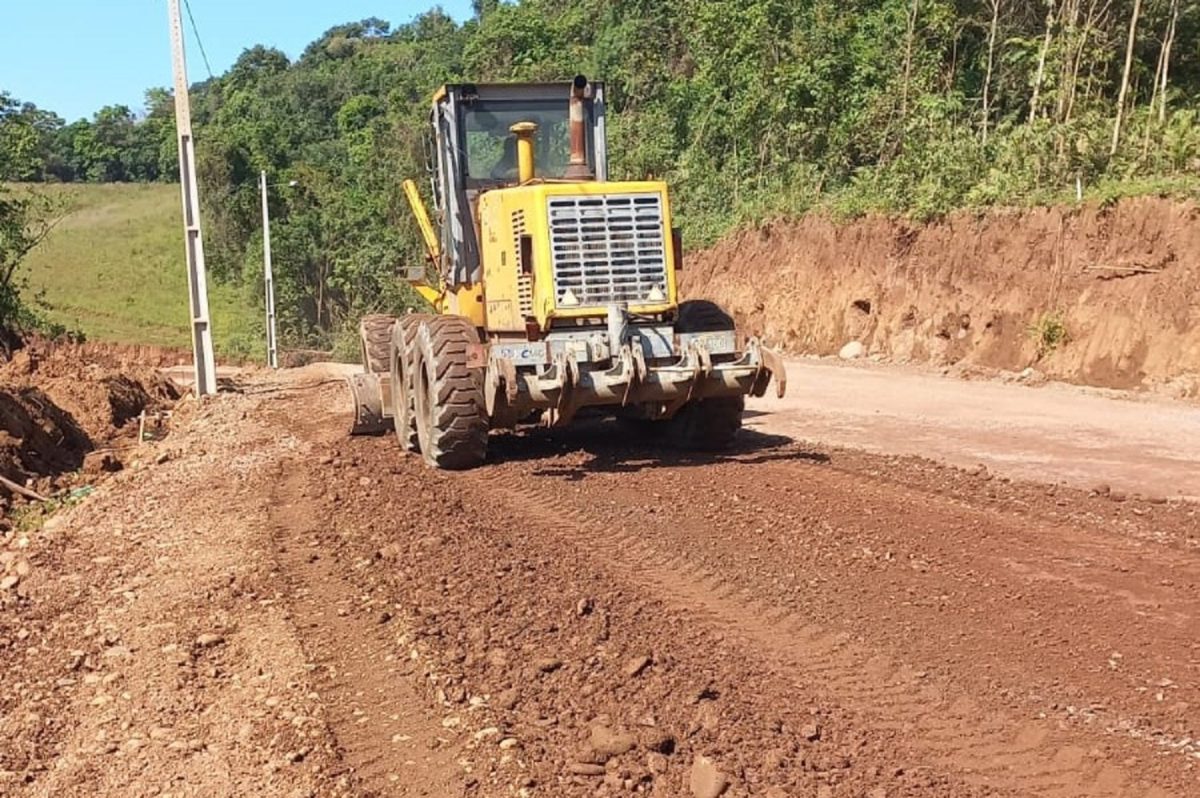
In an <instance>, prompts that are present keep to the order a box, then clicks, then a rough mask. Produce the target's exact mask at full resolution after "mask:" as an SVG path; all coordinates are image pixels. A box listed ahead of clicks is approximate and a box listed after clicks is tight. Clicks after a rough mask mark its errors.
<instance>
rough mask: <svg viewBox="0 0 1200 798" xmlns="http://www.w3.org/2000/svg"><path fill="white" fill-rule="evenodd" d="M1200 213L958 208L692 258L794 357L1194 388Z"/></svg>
mask: <svg viewBox="0 0 1200 798" xmlns="http://www.w3.org/2000/svg"><path fill="white" fill-rule="evenodd" d="M1198 219H1200V208H1197V206H1196V205H1195V204H1194V203H1179V202H1174V201H1170V200H1165V199H1155V198H1142V199H1131V200H1124V201H1122V202H1120V203H1118V204H1116V205H1114V206H1112V207H1095V206H1089V207H1083V208H1041V209H1035V210H1025V211H1004V212H991V213H988V214H986V215H982V216H980V215H976V214H971V213H965V212H964V213H958V214H955V215H953V216H951V217H950V218H948V219H947V220H945V221H942V222H937V223H933V224H928V225H913V224H911V223H909V222H906V221H903V220H896V219H887V218H881V217H874V218H866V219H861V220H858V221H854V222H850V223H838V222H835V221H833V220H831V219H829V218H826V217H823V216H818V215H813V216H808V217H805V218H802V219H799V220H797V221H794V222H786V223H776V224H768V225H765V226H763V227H761V228H759V229H753V230H744V231H742V232H740V233H738V234H736V235H734V236H732V237H730V238H729V239H727V240H726V241H724V242H723V243H721V244H719V245H718V246H716V247H714V248H713V249H711V250H708V251H705V252H701V253H698V254H696V255H694V256H693V257H691V258H690V260H689V261H688V268H687V270H686V271H685V272H684V273H683V282H684V294H685V295H686V296H691V297H706V298H712V299H717V300H719V301H721V302H722V304H724V305H726V306H727V307H728V309H729V310H730V311H731V312H733V313H734V315H735V316H736V317H737V318H738V319H739V322H740V323H741V324H743V325H744V326H746V327H747V328H748V330H749V331H751V332H754V333H757V334H760V335H763V336H765V337H766V338H767V339H768V341H769V342H771V343H774V344H776V345H780V346H783V347H785V348H787V349H789V350H792V351H795V352H806V353H815V354H832V353H835V352H837V351H838V350H839V348H840V347H842V346H843V345H844V344H845V343H846V342H847V341H852V340H857V341H861V342H862V343H863V344H865V346H866V350H867V352H868V353H871V354H878V355H881V356H884V357H888V358H891V359H894V360H898V361H902V362H903V361H919V362H931V363H936V364H964V365H978V366H984V367H988V368H996V369H1005V370H1020V369H1024V368H1026V367H1028V366H1034V367H1036V368H1037V369H1038V370H1039V371H1041V372H1043V373H1045V374H1047V375H1049V376H1051V377H1055V378H1058V379H1063V380H1067V381H1071V382H1077V383H1084V384H1089V385H1099V386H1104V387H1113V388H1135V387H1143V386H1147V387H1148V386H1160V387H1165V388H1166V389H1167V390H1168V391H1169V392H1170V393H1173V394H1175V395H1180V396H1188V395H1191V396H1195V395H1196V394H1197V391H1198V385H1200V307H1198V306H1197V305H1196V304H1195V297H1196V296H1198V295H1200V224H1197V220H1198Z"/></svg>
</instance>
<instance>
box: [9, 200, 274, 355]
mask: <svg viewBox="0 0 1200 798" xmlns="http://www.w3.org/2000/svg"><path fill="white" fill-rule="evenodd" d="M39 191H41V192H43V193H48V194H49V195H50V196H51V198H52V200H53V201H55V202H56V203H57V204H59V205H60V206H62V207H63V208H64V210H65V216H63V218H62V219H61V221H59V223H58V224H57V226H56V227H55V228H54V230H53V231H52V232H51V234H50V235H49V236H48V237H47V239H46V241H45V242H44V243H43V244H42V245H41V246H40V247H38V248H37V249H36V250H34V251H33V252H32V253H31V254H30V255H29V256H28V257H27V258H26V260H25V262H24V263H23V264H22V267H21V271H22V273H23V275H24V276H25V278H26V284H27V291H26V295H25V296H26V300H27V302H28V303H29V304H31V305H32V307H33V310H34V312H36V313H38V314H39V315H41V316H42V317H44V318H45V319H47V320H48V321H49V322H50V323H52V324H54V325H58V326H59V327H60V328H65V329H67V330H78V331H80V332H82V333H83V334H84V335H85V336H86V337H88V338H93V339H101V340H108V341H119V342H126V343H138V344H153V345H157V346H168V347H184V348H187V347H190V346H191V338H190V327H189V324H188V299H187V297H188V293H187V271H186V269H185V268H184V262H183V236H182V232H181V231H182V222H181V221H180V204H179V187H178V186H173V185H165V184H164V185H77V186H46V187H43V188H41V189H39ZM209 303H210V306H211V312H212V316H213V335H214V340H215V343H216V346H217V349H218V351H219V352H220V353H222V354H224V355H227V356H246V355H255V356H257V355H258V354H259V350H261V349H262V346H263V344H262V343H261V341H262V340H263V336H262V333H261V329H262V326H263V325H262V321H261V320H260V319H259V314H258V311H257V310H256V309H255V305H254V302H253V300H252V298H251V297H249V296H247V295H246V290H245V289H243V288H241V287H239V286H236V285H232V284H225V285H213V286H210V291H209Z"/></svg>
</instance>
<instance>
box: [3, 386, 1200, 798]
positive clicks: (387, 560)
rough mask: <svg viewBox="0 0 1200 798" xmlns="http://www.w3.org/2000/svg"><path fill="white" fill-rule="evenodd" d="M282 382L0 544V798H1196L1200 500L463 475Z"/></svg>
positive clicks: (797, 477)
mask: <svg viewBox="0 0 1200 798" xmlns="http://www.w3.org/2000/svg"><path fill="white" fill-rule="evenodd" d="M279 379H281V380H282V381H281V382H277V383H272V382H270V381H269V380H267V379H256V380H252V381H250V382H249V383H248V384H246V385H244V386H243V391H242V392H241V393H236V394H227V395H223V396H222V397H220V398H219V399H218V400H217V401H215V402H213V403H211V404H210V405H208V406H206V407H205V408H203V409H202V410H199V411H196V410H188V409H184V410H181V411H179V412H178V413H177V419H176V429H175V430H174V432H173V433H172V435H171V436H170V437H169V438H168V439H167V441H166V442H164V443H163V444H161V445H160V447H158V448H155V449H153V450H151V451H148V452H147V455H146V457H145V458H144V460H145V465H143V466H142V467H140V468H131V469H128V470H127V471H126V472H124V473H123V474H122V475H121V476H120V477H119V478H118V479H116V480H114V481H112V482H109V483H107V484H106V485H105V486H104V487H103V488H101V489H100V490H99V491H97V493H96V494H94V495H93V496H91V497H89V498H88V499H87V500H86V501H85V502H84V503H82V504H80V505H78V506H75V507H71V508H68V509H66V510H64V511H63V512H62V514H61V515H60V517H58V518H57V519H56V520H55V521H53V522H52V523H51V524H50V525H49V526H48V527H47V528H45V529H42V530H37V531H30V532H28V533H25V534H22V535H21V536H19V537H18V536H14V538H13V540H11V541H9V542H8V544H7V549H6V552H7V553H6V554H5V556H6V557H9V558H10V559H16V560H20V561H22V562H25V563H27V565H26V567H25V569H24V571H25V575H24V576H22V577H21V579H20V582H19V584H17V585H15V586H13V587H12V588H11V589H8V590H7V592H5V593H4V594H3V597H2V598H0V600H2V601H3V602H4V605H3V608H2V612H0V672H2V673H4V674H5V679H4V680H3V682H2V683H0V710H2V717H0V740H3V742H2V743H0V771H2V772H0V793H4V794H21V795H25V794H28V795H46V796H49V795H56V796H57V795H80V796H82V795H89V796H90V795H95V794H123V795H231V794H242V795H286V796H293V795H294V796H300V795H318V794H319V795H327V794H346V795H400V796H408V795H431V796H454V795H468V796H476V795H478V796H501V795H504V796H508V795H543V796H575V795H579V796H584V795H589V796H590V795H598V794H599V795H618V794H625V793H637V792H642V793H648V794H653V795H664V796H679V795H702V796H716V795H721V794H723V795H727V796H748V795H754V796H759V795H761V796H773V797H774V798H778V796H806V797H807V796H822V798H840V797H841V796H854V797H855V798H857V797H859V796H869V798H882V797H886V798H894V797H895V796H914V797H915V796H1012V797H1014V798H1015V797H1016V796H1043V795H1044V796H1079V797H1080V798H1090V797H1091V796H1114V797H1115V796H1138V797H1141V796H1146V797H1147V798H1164V797H1165V796H1175V797H1176V798H1184V796H1189V795H1196V794H1200V771H1198V768H1200V743H1198V742H1195V740H1196V739H1197V738H1200V681H1198V677H1200V642H1197V641H1198V640H1200V635H1198V634H1197V633H1198V632H1200V625H1198V624H1197V622H1196V615H1197V610H1198V609H1200V555H1198V554H1197V548H1198V546H1200V513H1198V511H1197V506H1196V505H1194V504H1189V503H1185V502H1161V501H1149V500H1147V501H1143V500H1138V499H1132V498H1130V499H1127V498H1125V497H1124V496H1122V495H1119V494H1113V495H1108V496H1100V495H1092V494H1091V493H1087V492H1083V491H1076V490H1074V489H1071V488H1067V487H1054V486H1047V485H1043V484H1037V483H1029V484H1017V483H1009V482H1007V481H1006V480H1004V479H1000V478H994V477H992V476H991V475H990V474H989V473H987V472H977V473H968V472H965V471H958V470H954V469H952V468H949V467H945V466H939V465H934V464H931V463H929V462H927V461H921V460H915V459H908V458H904V457H898V456H887V455H879V454H870V453H863V452H861V451H856V450H852V449H840V448H826V447H823V446H815V445H811V444H805V443H800V442H795V441H792V440H791V439H789V438H788V437H786V436H784V435H780V434H767V433H765V432H763V431H756V430H749V431H747V432H746V433H745V434H744V435H743V438H742V440H741V443H740V445H739V448H738V449H737V450H736V451H735V452H733V453H731V454H729V455H728V456H723V457H719V458H708V459H688V458H682V457H679V456H675V455H671V454H664V453H663V452H661V451H657V450H654V449H653V448H650V447H649V446H648V445H647V444H642V443H638V442H628V441H627V440H626V441H622V439H621V438H620V437H619V436H617V435H615V434H614V430H613V429H612V428H611V427H610V426H609V425H607V424H602V423H596V424H592V425H590V426H584V427H580V428H578V429H575V430H572V431H568V432H553V433H552V432H545V431H538V432H534V433H529V434H526V435H523V436H519V437H518V436H494V437H493V441H492V444H493V446H492V455H491V458H490V460H491V462H490V464H489V465H488V467H486V468H483V469H480V470H477V471H473V472H469V473H465V474H441V473H435V472H432V471H430V470H428V469H426V468H425V467H424V466H423V465H422V464H421V463H420V462H419V461H417V460H416V459H414V458H412V457H401V456H400V455H399V453H398V450H397V445H396V444H395V442H394V440H392V439H390V438H380V439H355V440H352V441H348V440H346V439H344V437H343V431H344V429H345V426H346V424H347V423H348V417H347V415H346V412H345V407H346V398H345V395H344V393H343V389H342V388H341V386H340V385H338V384H336V383H335V382H331V381H329V380H327V379H322V378H321V377H320V376H319V375H315V374H313V373H310V374H308V375H306V374H305V373H303V372H298V373H292V374H290V375H287V376H285V377H282V378H279ZM164 455H165V456H164ZM159 460H162V462H158V461H159ZM722 790H723V792H722Z"/></svg>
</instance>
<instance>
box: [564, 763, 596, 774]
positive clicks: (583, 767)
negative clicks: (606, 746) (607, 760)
mask: <svg viewBox="0 0 1200 798" xmlns="http://www.w3.org/2000/svg"><path fill="white" fill-rule="evenodd" d="M567 772H568V773H572V774H574V775H576V776H603V775H604V765H596V764H593V763H591V762H572V763H571V764H569V765H567Z"/></svg>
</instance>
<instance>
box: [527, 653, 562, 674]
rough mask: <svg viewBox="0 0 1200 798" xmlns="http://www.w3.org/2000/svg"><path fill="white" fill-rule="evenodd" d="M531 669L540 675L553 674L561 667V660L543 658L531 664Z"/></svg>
mask: <svg viewBox="0 0 1200 798" xmlns="http://www.w3.org/2000/svg"><path fill="white" fill-rule="evenodd" d="M533 667H535V668H537V669H538V671H540V672H541V673H553V672H554V671H556V670H558V669H559V668H561V667H562V660H561V659H555V658H554V657H543V658H542V659H539V660H537V661H536V662H534V663H533Z"/></svg>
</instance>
